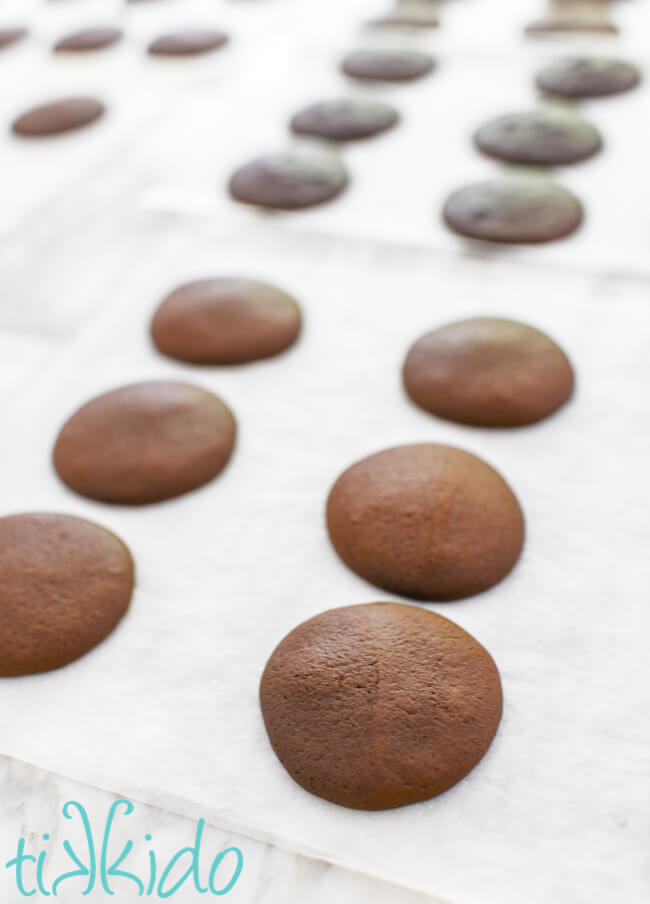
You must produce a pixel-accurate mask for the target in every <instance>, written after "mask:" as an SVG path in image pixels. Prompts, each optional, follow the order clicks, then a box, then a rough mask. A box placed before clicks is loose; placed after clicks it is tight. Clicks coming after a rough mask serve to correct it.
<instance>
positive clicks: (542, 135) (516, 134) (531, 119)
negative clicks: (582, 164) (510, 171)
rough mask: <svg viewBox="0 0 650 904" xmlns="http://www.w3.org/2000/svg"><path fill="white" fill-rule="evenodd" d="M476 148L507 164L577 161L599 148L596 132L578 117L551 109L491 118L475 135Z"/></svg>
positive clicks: (599, 140) (544, 163)
mask: <svg viewBox="0 0 650 904" xmlns="http://www.w3.org/2000/svg"><path fill="white" fill-rule="evenodd" d="M474 141H475V143H476V145H477V147H478V148H479V149H480V150H481V151H483V153H484V154H487V155H488V156H490V157H496V158H497V159H498V160H506V161H508V162H509V163H526V164H532V165H541V166H546V165H548V166H555V165H562V164H566V163H577V161H579V160H585V159H586V158H587V157H591V156H593V155H594V154H595V153H596V152H597V151H599V150H600V149H601V147H602V139H601V137H600V135H599V133H598V131H597V130H596V129H595V128H594V127H593V126H592V125H591V123H589V122H586V121H585V120H584V119H580V118H579V117H577V116H573V115H572V114H570V113H563V112H557V111H552V110H536V111H534V112H530V113H511V114H508V115H506V116H499V117H497V118H496V119H491V120H490V121H489V122H486V123H485V125H483V126H481V128H480V129H478V131H477V132H476V134H475V135H474Z"/></svg>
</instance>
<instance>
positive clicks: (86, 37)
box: [54, 27, 123, 53]
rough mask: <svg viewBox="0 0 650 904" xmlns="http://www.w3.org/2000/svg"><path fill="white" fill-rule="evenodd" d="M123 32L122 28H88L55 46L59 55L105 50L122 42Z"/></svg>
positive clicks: (68, 36)
mask: <svg viewBox="0 0 650 904" xmlns="http://www.w3.org/2000/svg"><path fill="white" fill-rule="evenodd" d="M122 35H123V31H122V29H121V28H111V27H105V28H86V29H84V30H83V31H75V32H73V33H72V34H70V35H67V36H66V37H65V38H62V39H61V40H60V41H59V42H58V43H57V44H55V45H54V50H55V51H56V52H57V53H75V52H77V51H85V50H103V49H104V48H106V47H112V46H113V44H117V42H118V41H119V40H121V38H122Z"/></svg>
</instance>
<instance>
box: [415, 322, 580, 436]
mask: <svg viewBox="0 0 650 904" xmlns="http://www.w3.org/2000/svg"><path fill="white" fill-rule="evenodd" d="M403 378H404V386H405V388H406V391H407V392H408V394H409V396H410V397H411V398H412V399H413V401H414V402H415V404H416V405H419V406H420V408H423V409H424V410H425V411H429V412H431V414H435V415H437V416H438V417H442V418H445V419H446V420H449V421H456V422H457V423H459V424H470V425H472V426H475V427H520V426H523V425H525V424H533V423H535V422H536V421H541V420H542V419H543V418H545V417H548V416H549V415H550V414H552V413H553V412H554V411H556V410H557V409H558V408H559V407H560V406H561V405H564V403H565V402H566V401H567V400H568V399H569V398H570V397H571V394H572V392H573V370H572V368H571V365H570V363H569V361H568V359H567V357H566V355H565V354H564V352H563V351H562V349H561V348H560V347H559V346H558V345H556V344H555V342H553V340H552V339H551V338H549V336H547V335H546V334H545V333H542V332H540V331H539V330H536V329H535V328H534V327H532V326H527V325H526V324H525V323H517V322H515V321H514V320H502V319H500V318H497V317H473V318H471V319H469V320H460V321H458V322H457V323H449V324H447V325H446V326H443V327H440V328H439V329H437V330H433V332H431V333H427V334H426V335H425V336H422V338H421V339H418V341H417V342H416V343H415V344H414V345H413V346H412V347H411V349H410V351H409V353H408V355H407V357H406V361H405V363H404V369H403Z"/></svg>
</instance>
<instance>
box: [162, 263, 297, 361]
mask: <svg viewBox="0 0 650 904" xmlns="http://www.w3.org/2000/svg"><path fill="white" fill-rule="evenodd" d="M300 326H301V317H300V308H299V307H298V305H297V304H296V302H295V301H294V299H293V298H291V296H290V295H287V294H286V293H285V292H282V291H281V290H280V289H276V288H275V286H269V285H267V284H266V283H261V282H255V281H254V280H252V279H223V278H222V279H202V280H198V281H197V282H191V283H186V284H185V285H182V286H179V288H177V289H175V290H174V291H173V292H172V293H171V295H168V296H167V298H166V299H165V300H164V301H163V302H162V304H161V305H160V307H159V308H158V310H157V311H156V314H155V316H154V318H153V321H152V324H151V335H152V338H153V341H154V342H155V344H156V346H157V347H158V349H159V350H160V351H161V352H162V353H163V354H164V355H168V356H169V357H170V358H177V359H178V360H180V361H187V362H189V363H190V364H244V363H246V362H247V361H259V360H260V359H262V358H271V357H273V356H274V355H279V354H280V352H283V351H285V349H287V348H289V346H290V345H293V343H294V342H295V341H296V339H297V338H298V334H299V333H300Z"/></svg>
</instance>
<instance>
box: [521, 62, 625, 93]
mask: <svg viewBox="0 0 650 904" xmlns="http://www.w3.org/2000/svg"><path fill="white" fill-rule="evenodd" d="M640 80H641V73H640V72H639V70H638V69H637V67H636V66H633V65H632V64H631V63H625V62H623V61H622V60H611V59H602V58H600V57H592V58H587V57H584V58H576V59H564V60H556V61H555V62H554V63H551V64H550V65H549V66H545V67H544V68H543V69H541V70H540V72H539V73H538V75H537V78H536V84H537V87H538V88H539V89H540V91H543V92H544V93H545V94H553V95H557V96H559V97H607V96H608V95H611V94H621V93H622V92H623V91H629V90H630V89H631V88H635V87H636V86H637V85H638V84H639V82H640Z"/></svg>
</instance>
